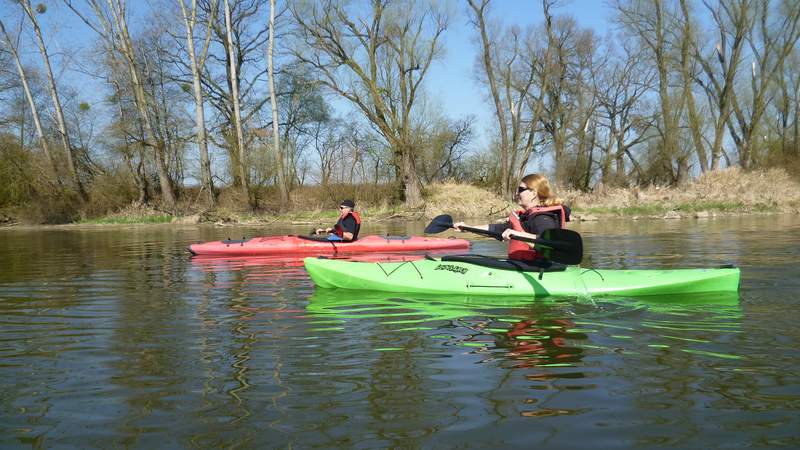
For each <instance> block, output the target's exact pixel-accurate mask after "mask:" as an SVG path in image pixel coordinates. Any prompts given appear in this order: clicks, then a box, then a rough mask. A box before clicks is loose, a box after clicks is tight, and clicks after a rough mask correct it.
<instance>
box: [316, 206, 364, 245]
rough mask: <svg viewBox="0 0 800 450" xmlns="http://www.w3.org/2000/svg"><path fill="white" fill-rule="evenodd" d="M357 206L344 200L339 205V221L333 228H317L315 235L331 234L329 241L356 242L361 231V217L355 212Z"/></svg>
mask: <svg viewBox="0 0 800 450" xmlns="http://www.w3.org/2000/svg"><path fill="white" fill-rule="evenodd" d="M355 207H356V204H355V203H354V202H353V201H352V200H344V201H342V203H341V204H340V205H339V220H338V221H337V222H336V225H334V226H333V227H331V228H317V229H316V230H314V234H316V235H319V234H322V233H330V234H329V235H328V240H329V241H355V240H356V239H358V232H359V230H360V229H361V216H359V214H358V213H357V212H355V211H354V209H355Z"/></svg>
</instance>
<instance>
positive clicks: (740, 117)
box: [728, 1, 800, 169]
mask: <svg viewBox="0 0 800 450" xmlns="http://www.w3.org/2000/svg"><path fill="white" fill-rule="evenodd" d="M770 7H771V4H770V3H769V2H757V3H756V9H757V11H756V20H755V23H756V25H757V26H754V27H753V28H751V29H750V30H749V33H748V34H747V36H746V38H745V39H746V41H747V42H748V44H749V47H750V52H751V53H752V55H753V60H752V63H751V77H750V104H749V105H746V108H745V106H742V103H741V102H740V101H739V99H738V98H737V97H733V99H732V106H733V115H732V116H733V118H735V122H734V121H733V120H729V121H728V131H729V132H730V133H731V136H732V137H733V140H734V142H735V143H736V147H737V149H738V150H739V164H740V165H741V166H742V168H745V169H746V168H749V167H750V166H751V165H752V164H754V163H756V162H757V161H756V155H755V150H756V142H757V141H756V139H757V138H758V137H760V136H761V133H759V131H760V127H761V126H762V123H761V120H762V118H763V115H764V113H765V111H766V108H767V103H768V102H769V100H770V99H769V98H768V96H769V95H770V88H771V87H772V84H773V80H774V79H775V76H776V75H777V74H778V73H779V72H780V70H781V69H782V67H783V62H784V61H785V59H786V58H787V57H788V56H789V55H790V54H791V52H792V51H793V50H794V48H795V45H796V44H797V41H798V39H800V3H797V2H794V1H784V2H781V3H780V5H779V8H780V10H779V11H778V13H777V14H775V15H776V16H777V17H776V18H774V19H775V20H776V22H775V23H771V22H770V19H773V16H772V15H771V14H770Z"/></svg>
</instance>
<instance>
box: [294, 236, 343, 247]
mask: <svg viewBox="0 0 800 450" xmlns="http://www.w3.org/2000/svg"><path fill="white" fill-rule="evenodd" d="M297 237H299V238H300V239H305V240H307V241H315V242H331V243H334V244H336V245H339V244H347V243H350V242H355V240H352V241H329V240H328V236H327V235H325V236H301V235H298V236H297Z"/></svg>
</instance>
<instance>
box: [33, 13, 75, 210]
mask: <svg viewBox="0 0 800 450" xmlns="http://www.w3.org/2000/svg"><path fill="white" fill-rule="evenodd" d="M19 4H20V6H21V7H22V9H23V10H24V11H25V15H26V16H27V17H28V20H30V22H31V25H32V26H33V31H34V34H35V35H36V43H37V44H38V46H39V53H41V55H42V62H43V63H44V68H45V74H46V75H47V82H48V86H49V88H50V96H51V98H52V100H53V108H54V109H55V119H56V125H57V126H58V133H59V137H60V138H61V145H62V146H63V149H64V156H65V157H66V161H67V173H68V174H69V177H70V183H71V184H72V185H73V187H74V189H75V190H76V191H77V192H78V194H80V197H81V199H83V200H86V198H87V196H86V191H85V190H84V188H83V183H82V182H81V178H80V176H79V175H78V171H77V169H76V167H75V161H74V155H73V153H72V146H71V145H70V142H69V132H68V131H67V125H66V121H65V120H64V110H63V109H62V108H61V100H60V99H59V96H58V89H57V88H56V80H55V77H53V69H52V68H51V67H50V55H49V54H48V53H47V47H46V46H45V44H44V38H43V37H42V29H41V28H40V27H39V21H38V20H37V19H36V14H34V12H33V8H32V7H31V3H30V1H29V0H19ZM45 10H46V8H45V7H44V6H43V5H39V6H38V7H37V12H39V13H42V14H43V13H44V12H45Z"/></svg>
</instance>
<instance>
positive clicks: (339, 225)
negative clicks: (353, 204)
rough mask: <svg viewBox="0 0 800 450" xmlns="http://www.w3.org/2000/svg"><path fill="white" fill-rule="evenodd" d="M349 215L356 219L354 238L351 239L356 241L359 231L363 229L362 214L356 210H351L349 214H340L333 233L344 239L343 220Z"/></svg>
mask: <svg viewBox="0 0 800 450" xmlns="http://www.w3.org/2000/svg"><path fill="white" fill-rule="evenodd" d="M347 216H353V219H355V220H356V229H355V231H353V239H351V240H353V241H355V240H356V239H358V232H359V231H360V230H361V216H360V215H359V214H358V213H357V212H355V211H350V212H349V213H347V214H344V215H342V216H339V221H338V222H336V225H334V226H333V233H334V234H335V235H337V236H339V237H340V238H342V239H344V227H342V221H344V219H346V218H347Z"/></svg>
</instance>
